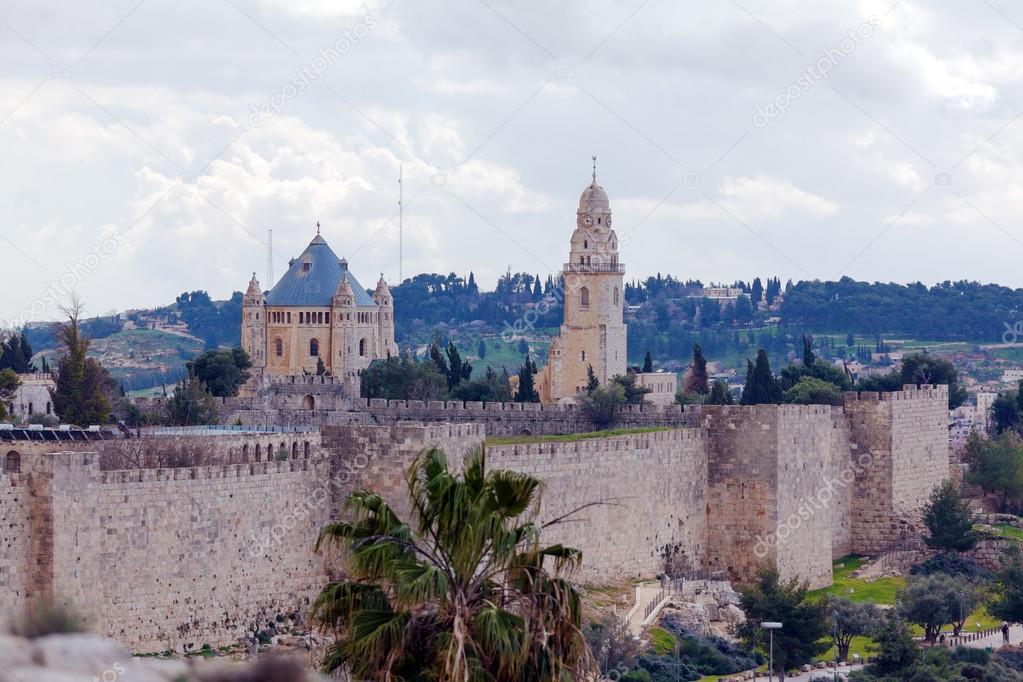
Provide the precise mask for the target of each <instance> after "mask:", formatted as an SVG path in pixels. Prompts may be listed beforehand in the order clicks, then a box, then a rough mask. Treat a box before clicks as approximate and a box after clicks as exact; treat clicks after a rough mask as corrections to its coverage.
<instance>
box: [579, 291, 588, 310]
mask: <svg viewBox="0 0 1023 682" xmlns="http://www.w3.org/2000/svg"><path fill="white" fill-rule="evenodd" d="M579 305H581V306H583V307H584V308H586V307H589V305H590V290H589V289H587V288H586V287H583V288H582V289H580V290H579Z"/></svg>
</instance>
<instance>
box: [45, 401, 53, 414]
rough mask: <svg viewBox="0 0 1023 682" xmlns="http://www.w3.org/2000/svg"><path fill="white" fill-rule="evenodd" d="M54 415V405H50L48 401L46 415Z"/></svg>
mask: <svg viewBox="0 0 1023 682" xmlns="http://www.w3.org/2000/svg"><path fill="white" fill-rule="evenodd" d="M52 413H53V405H52V404H51V403H50V401H49V400H47V401H46V414H52Z"/></svg>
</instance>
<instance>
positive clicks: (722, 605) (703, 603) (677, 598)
mask: <svg viewBox="0 0 1023 682" xmlns="http://www.w3.org/2000/svg"><path fill="white" fill-rule="evenodd" d="M739 601H740V597H739V593H738V592H736V591H735V590H734V589H732V586H731V584H729V583H728V582H724V581H713V580H694V581H691V582H687V583H686V584H685V586H684V587H683V589H682V591H681V592H680V593H678V594H676V595H674V596H673V597H672V599H671V601H670V602H669V603H668V604H667V605H665V607H664V609H663V610H662V611H661V616H662V617H667V616H669V615H670V616H673V617H674V618H675V619H676V622H677V623H679V624H681V625H682V626H683V627H684V628H685V629H686V630H687V631H689V632H691V633H693V634H698V635H717V636H719V637H724V638H726V639H730V638H732V636H733V635H732V632H733V630H734V628H735V626H736V625H738V624H740V623H742V622H743V621H745V620H746V616H745V614H743V612H742V609H740V608H739Z"/></svg>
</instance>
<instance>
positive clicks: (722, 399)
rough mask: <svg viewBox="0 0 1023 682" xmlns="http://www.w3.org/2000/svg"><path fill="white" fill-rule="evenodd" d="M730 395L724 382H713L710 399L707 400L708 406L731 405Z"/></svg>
mask: <svg viewBox="0 0 1023 682" xmlns="http://www.w3.org/2000/svg"><path fill="white" fill-rule="evenodd" d="M734 403H735V400H733V399H732V393H731V392H730V391H729V390H728V384H727V383H726V382H724V381H720V380H719V381H715V382H714V385H713V386H711V389H710V397H709V398H707V404H708V405H732V404H734Z"/></svg>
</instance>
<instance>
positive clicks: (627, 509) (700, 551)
mask: <svg viewBox="0 0 1023 682" xmlns="http://www.w3.org/2000/svg"><path fill="white" fill-rule="evenodd" d="M487 462H488V465H489V466H492V467H496V468H501V469H511V470H514V471H521V472H524V473H528V474H531V475H533V476H537V477H539V478H540V479H541V480H542V481H543V485H544V487H543V498H542V499H543V505H542V508H541V514H540V520H541V522H547V521H550V520H552V519H556V518H559V517H561V516H562V515H564V514H566V513H569V512H571V511H573V510H576V509H580V508H582V507H584V506H585V505H590V504H594V503H597V504H595V506H590V507H586V508H585V509H581V511H579V512H578V513H577V514H575V515H574V516H573V517H572V520H571V521H568V522H567V523H564V524H559V525H556V526H552V527H551V528H550V529H548V530H546V531H544V542H545V543H548V544H553V543H559V542H560V543H563V544H565V545H568V546H572V547H576V548H578V549H580V550H582V553H583V563H582V571H581V578H582V579H583V580H586V581H589V582H594V583H600V582H602V581H608V580H619V579H626V578H638V577H641V576H643V577H650V576H656V575H658V574H660V573H662V572H663V571H664V565H665V559H666V558H669V557H670V558H672V559H673V560H674V561H676V562H679V563H683V564H684V563H688V564H689V565H691V566H693V567H696V568H698V567H700V566H702V564H703V560H704V555H705V553H706V550H707V523H708V522H707V511H706V509H707V507H706V498H707V486H706V480H707V449H706V447H705V442H704V437H703V434H702V433H701V432H700V431H699V430H697V429H678V430H670V431H668V430H666V431H656V432H650V433H640V434H632V435H625V436H617V437H613V438H594V439H585V440H579V441H574V442H547V443H531V444H527V445H492V446H490V447H488V448H487Z"/></svg>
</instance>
